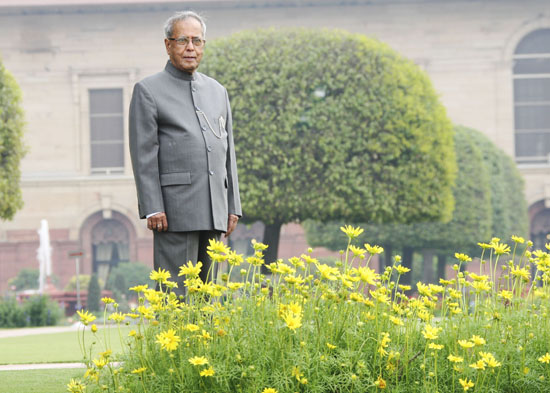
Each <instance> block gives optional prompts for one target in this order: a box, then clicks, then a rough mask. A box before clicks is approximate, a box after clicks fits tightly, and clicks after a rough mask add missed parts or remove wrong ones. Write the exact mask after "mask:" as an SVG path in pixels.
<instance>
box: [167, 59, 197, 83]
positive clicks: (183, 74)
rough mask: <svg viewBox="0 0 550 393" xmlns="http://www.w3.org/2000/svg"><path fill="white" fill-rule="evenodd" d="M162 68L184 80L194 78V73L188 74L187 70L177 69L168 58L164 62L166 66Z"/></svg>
mask: <svg viewBox="0 0 550 393" xmlns="http://www.w3.org/2000/svg"><path fill="white" fill-rule="evenodd" d="M164 70H165V71H166V72H168V73H169V74H170V75H172V76H173V77H175V78H178V79H183V80H185V81H194V80H195V73H192V74H190V73H189V72H185V71H182V70H179V69H177V68H176V67H174V65H173V64H172V62H171V61H170V60H168V62H166V67H164Z"/></svg>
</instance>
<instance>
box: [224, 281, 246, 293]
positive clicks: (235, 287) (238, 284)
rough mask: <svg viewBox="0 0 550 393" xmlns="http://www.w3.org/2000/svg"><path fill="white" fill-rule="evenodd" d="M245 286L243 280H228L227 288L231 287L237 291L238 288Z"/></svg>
mask: <svg viewBox="0 0 550 393" xmlns="http://www.w3.org/2000/svg"><path fill="white" fill-rule="evenodd" d="M242 287H244V283H242V282H228V283H227V288H229V289H230V290H232V291H236V290H237V289H241V288H242Z"/></svg>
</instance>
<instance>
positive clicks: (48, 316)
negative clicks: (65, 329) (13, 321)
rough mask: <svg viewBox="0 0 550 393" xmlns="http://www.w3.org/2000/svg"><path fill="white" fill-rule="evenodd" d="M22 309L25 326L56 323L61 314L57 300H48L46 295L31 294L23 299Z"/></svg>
mask: <svg viewBox="0 0 550 393" xmlns="http://www.w3.org/2000/svg"><path fill="white" fill-rule="evenodd" d="M22 309H23V312H24V314H25V318H26V322H27V326H53V325H57V323H58V321H59V319H60V318H61V316H62V315H63V312H62V310H61V307H60V306H59V304H58V303H57V302H54V301H52V300H50V298H49V297H48V296H46V295H36V296H31V297H29V298H28V299H26V300H24V301H23V304H22Z"/></svg>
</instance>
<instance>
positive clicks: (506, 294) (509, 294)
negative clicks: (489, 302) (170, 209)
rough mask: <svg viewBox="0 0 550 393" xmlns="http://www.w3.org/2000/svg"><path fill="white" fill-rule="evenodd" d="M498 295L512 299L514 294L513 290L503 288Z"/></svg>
mask: <svg viewBox="0 0 550 393" xmlns="http://www.w3.org/2000/svg"><path fill="white" fill-rule="evenodd" d="M498 296H499V297H501V298H503V299H505V300H512V297H513V294H512V291H507V290H505V289H503V290H502V291H500V292H499V293H498Z"/></svg>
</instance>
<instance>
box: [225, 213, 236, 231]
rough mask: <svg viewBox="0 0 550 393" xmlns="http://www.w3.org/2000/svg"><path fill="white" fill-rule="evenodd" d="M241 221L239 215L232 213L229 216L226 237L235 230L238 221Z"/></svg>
mask: <svg viewBox="0 0 550 393" xmlns="http://www.w3.org/2000/svg"><path fill="white" fill-rule="evenodd" d="M238 221H239V216H236V215H234V214H230V215H229V217H228V218H227V232H225V237H229V235H231V232H233V231H234V230H235V228H236V227H237V222H238Z"/></svg>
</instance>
